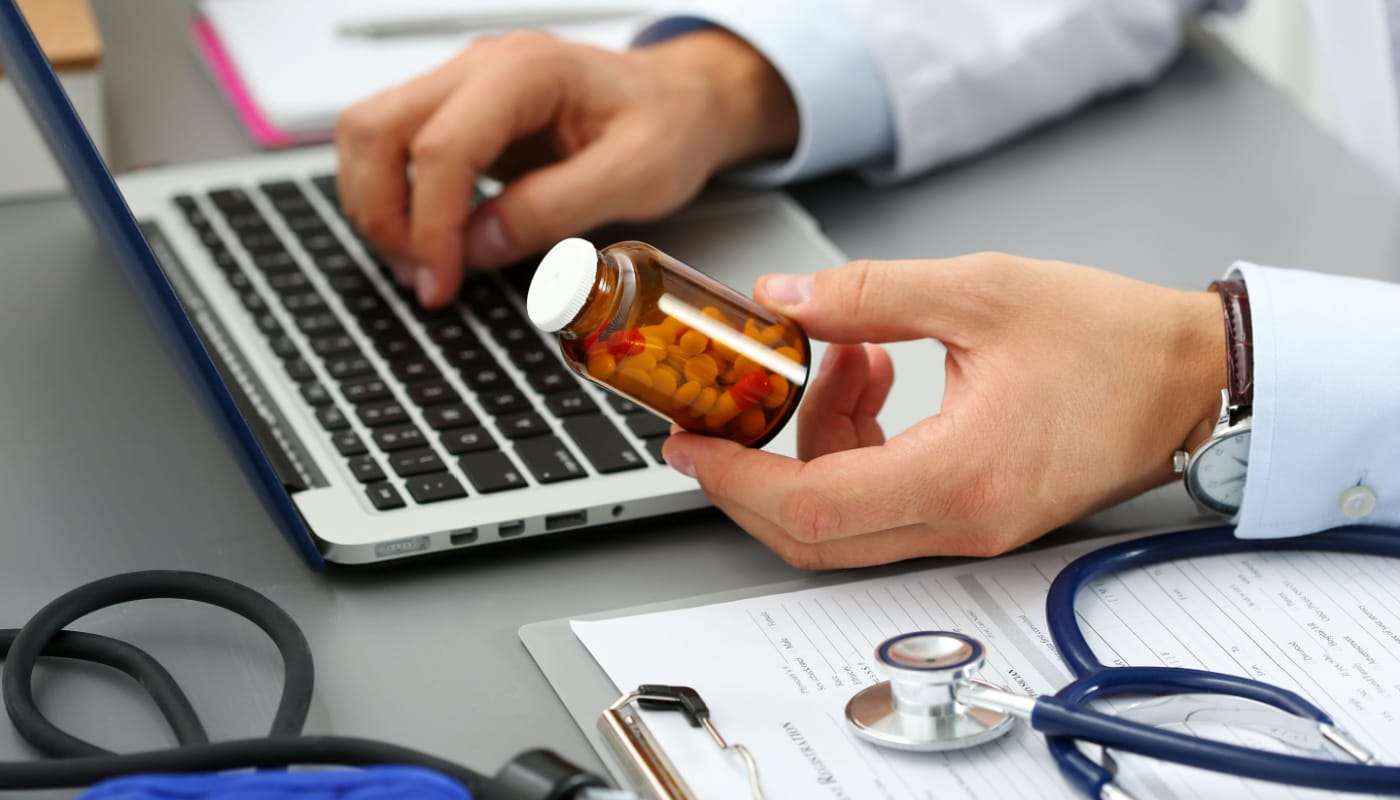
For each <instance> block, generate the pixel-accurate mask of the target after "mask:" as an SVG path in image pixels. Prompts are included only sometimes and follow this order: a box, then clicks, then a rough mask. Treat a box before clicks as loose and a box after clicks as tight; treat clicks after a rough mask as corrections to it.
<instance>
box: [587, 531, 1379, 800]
mask: <svg viewBox="0 0 1400 800" xmlns="http://www.w3.org/2000/svg"><path fill="white" fill-rule="evenodd" d="M1104 543H1105V542H1104V541H1102V540H1100V541H1097V542H1082V543H1076V544H1073V545H1066V546H1062V547H1056V548H1052V549H1046V550H1041V551H1035V552H1030V553H1024V554H1020V555H1015V556H1011V557H1007V558H1000V559H996V560H991V561H981V562H974V563H963V564H958V565H954V566H947V567H941V568H935V569H929V570H924V571H920V572H914V573H910V574H905V575H898V576H894V577H884V578H877V579H871V580H863V581H857V582H854V583H848V584H842V585H838V586H832V587H826V588H820V589H808V590H802V591H795V592H790V593H785V594H775V595H769V596H765V597H757V598H751V599H746V600H739V601H734V602H726V603H720V604H716V605H709V606H701V607H695V608H687V609H679V610H672V611H663V612H657V613H651V614H643V615H638V616H631V617H622V618H616V619H609V620H601V621H574V622H573V623H571V624H572V627H573V631H574V634H575V635H576V636H577V637H578V638H579V640H580V641H581V642H582V643H583V644H584V646H585V647H587V648H588V650H589V651H590V653H591V654H592V656H593V657H594V659H595V660H597V662H598V663H599V665H600V666H602V668H603V670H604V671H605V672H606V673H607V674H608V676H609V678H611V679H612V681H613V682H614V683H616V684H617V686H618V687H622V688H625V689H631V688H635V687H636V686H638V685H640V684H643V683H668V684H681V685H687V686H692V687H694V688H695V689H696V690H698V691H699V692H700V694H701V696H702V697H703V698H704V699H705V701H706V702H707V703H708V704H709V706H710V709H711V714H712V719H713V720H714V723H715V725H716V727H717V728H718V729H719V731H720V733H721V734H723V735H724V736H725V738H726V739H728V740H729V742H730V743H742V744H744V745H746V746H748V747H749V748H750V750H752V752H753V754H754V757H755V758H756V760H757V762H758V765H759V773H760V778H761V780H762V785H763V791H764V794H765V797H766V799H767V800H822V799H824V798H832V799H833V800H848V799H849V800H914V799H915V798H917V799H918V800H926V799H928V798H940V800H942V799H943V798H1019V797H1075V796H1077V795H1075V794H1074V793H1073V792H1072V790H1071V789H1070V788H1069V786H1068V784H1066V783H1065V782H1064V781H1063V780H1062V779H1061V778H1060V776H1059V773H1058V771H1057V769H1056V767H1055V764H1054V762H1053V760H1052V759H1051V758H1050V756H1049V754H1048V752H1047V751H1046V748H1045V745H1044V743H1043V740H1042V738H1041V737H1040V736H1039V734H1036V733H1034V732H1033V731H1031V730H1030V729H1029V727H1028V726H1027V725H1025V724H1024V723H1021V722H1018V723H1017V724H1016V727H1015V729H1014V730H1013V731H1012V732H1011V733H1009V734H1008V735H1007V736H1005V737H1003V738H1001V739H999V740H997V741H995V742H992V743H990V744H987V745H983V746H981V747H978V748H974V749H971V750H964V751H959V752H950V753H904V752H899V751H894V750H890V749H887V748H880V747H875V746H873V745H870V744H867V743H865V742H862V741H860V740H857V739H856V738H855V737H854V736H853V735H852V734H851V733H850V731H849V730H848V729H847V725H846V721H845V717H844V708H845V704H846V701H847V700H848V699H849V698H850V697H851V695H852V694H854V693H855V692H856V691H858V690H859V689H861V688H863V687H866V686H869V685H870V684H871V683H872V682H874V681H876V680H878V679H879V678H878V676H877V674H876V672H875V671H874V669H873V666H872V662H873V660H874V650H875V647H876V645H877V644H878V643H879V642H881V641H882V640H884V639H885V638H887V637H889V636H892V635H894V634H897V633H903V632H907V631H913V630H924V629H947V630H954V631H961V632H963V633H966V634H969V635H971V636H975V637H977V638H979V639H981V640H983V641H984V642H985V643H986V645H987V651H988V655H987V664H986V666H985V668H984V669H983V671H982V677H983V678H985V679H986V680H989V681H991V682H993V683H998V684H1004V685H1005V686H1007V687H1008V688H1011V689H1013V690H1016V691H1022V692H1027V693H1031V694H1041V693H1049V692H1053V691H1054V690H1055V689H1057V688H1058V687H1060V686H1063V685H1064V684H1065V683H1067V682H1068V681H1069V680H1070V674H1069V671H1068V669H1067V668H1066V667H1065V666H1064V664H1063V663H1062V662H1061V661H1060V659H1059V657H1058V656H1057V655H1056V652H1055V649H1054V646H1053V644H1052V643H1051V641H1050V637H1049V633H1048V629H1047V627H1046V624H1045V611H1044V602H1045V594H1046V590H1047V589H1048V588H1049V585H1050V582H1051V580H1053V578H1054V577H1055V575H1056V574H1057V573H1058V572H1059V571H1060V570H1061V569H1062V568H1063V567H1064V566H1065V565H1066V564H1068V563H1069V562H1070V561H1072V560H1073V559H1074V558H1075V557H1077V556H1079V555H1081V554H1082V553H1085V552H1088V551H1090V550H1092V549H1094V548H1097V547H1102V546H1103V545H1104ZM1078 612H1079V616H1080V623H1081V625H1082V626H1083V628H1084V631H1085V635H1086V637H1087V638H1088V640H1089V642H1090V644H1092V645H1093V646H1094V649H1095V652H1096V653H1098V655H1099V658H1100V660H1101V661H1103V662H1105V663H1108V664H1114V665H1117V664H1130V665H1138V666H1142V665H1151V666H1170V667H1194V668H1198V669H1207V670H1212V671H1218V672H1228V673H1234V674H1237V675H1248V676H1251V677H1254V678H1257V679H1258V680H1261V681H1266V682H1270V683H1273V684H1276V685H1279V686H1283V687H1286V688H1289V689H1293V690H1294V691H1297V692H1299V693H1301V694H1303V695H1305V696H1307V697H1308V698H1310V699H1311V700H1313V701H1314V702H1315V703H1317V704H1318V705H1319V706H1320V707H1321V708H1323V709H1324V710H1326V711H1327V712H1328V713H1330V714H1332V715H1333V717H1334V718H1335V719H1337V721H1338V722H1340V723H1341V724H1342V726H1343V727H1345V728H1347V729H1348V730H1349V731H1351V732H1352V733H1353V734H1354V735H1356V736H1357V737H1358V738H1359V739H1360V740H1361V741H1362V742H1363V743H1364V744H1366V745H1367V746H1369V747H1371V748H1372V749H1373V750H1374V751H1375V752H1376V753H1377V755H1378V756H1379V758H1380V761H1381V762H1382V763H1388V764H1397V763H1400V723H1397V721H1396V720H1397V718H1398V717H1400V560H1394V559H1384V558H1379V557H1371V556H1352V555H1340V554H1323V553H1249V554H1239V555H1230V556H1212V557H1207V558H1197V559H1190V560H1185V561H1178V562H1169V563H1166V564H1161V565H1154V566H1151V567H1147V568H1143V569H1137V570H1132V571H1128V572H1124V573H1121V574H1118V575H1115V576H1111V577H1109V578H1106V579H1104V580H1101V581H1097V582H1095V583H1092V584H1090V585H1089V586H1088V587H1087V588H1086V589H1085V590H1084V591H1082V592H1081V594H1080V596H1079V602H1078ZM1123 702H1125V701H1122V700H1120V701H1119V703H1123ZM1109 708H1110V709H1111V708H1112V706H1111V705H1110V706H1109ZM644 718H645V719H646V721H647V724H648V725H649V726H650V727H651V729H652V731H653V732H654V733H655V735H656V737H657V739H658V740H659V741H660V743H661V744H662V746H663V747H664V748H665V750H666V752H667V753H668V754H669V755H670V756H671V758H672V759H673V761H674V762H675V763H676V765H677V767H678V769H679V771H680V772H681V774H682V775H683V776H684V777H685V779H686V781H687V782H688V783H689V784H690V786H691V788H692V789H693V790H694V791H695V792H697V794H698V795H699V797H700V798H703V800H710V799H711V798H713V799H714V800H742V799H743V798H748V797H750V796H751V795H750V793H749V791H748V788H747V784H746V783H745V780H744V774H745V773H744V772H743V768H742V763H741V762H740V760H739V759H738V758H737V757H736V756H735V755H733V754H725V753H721V752H720V751H719V749H718V748H717V747H716V746H715V744H714V742H712V741H711V740H710V738H709V737H708V736H706V735H705V734H704V733H703V732H702V731H699V730H697V729H694V728H690V727H688V726H687V724H686V723H685V721H684V719H683V718H682V717H681V716H680V715H679V714H675V713H666V712H646V713H645V715H644ZM1178 729H1179V730H1181V729H1182V728H1178ZM1190 732H1194V733H1197V734H1202V735H1209V736H1213V737H1216V738H1221V739H1223V740H1226V741H1232V742H1235V743H1239V744H1247V745H1252V746H1260V747H1265V748H1268V749H1275V750H1280V751H1284V750H1285V748H1283V747H1282V746H1281V745H1278V744H1277V743H1275V741H1274V740H1272V739H1270V738H1268V737H1266V736H1263V735H1261V734H1256V733H1252V732H1249V731H1243V732H1242V731H1240V730H1239V729H1222V728H1217V729H1209V728H1206V727H1204V726H1193V727H1192V729H1191V730H1190ZM1295 752H1296V751H1295ZM1114 758H1115V759H1116V760H1117V762H1118V764H1119V783H1120V785H1121V786H1123V788H1125V789H1127V790H1129V791H1131V792H1133V793H1134V794H1135V795H1136V796H1138V797H1162V798H1192V797H1202V798H1206V797H1209V798H1216V797H1257V798H1274V797H1322V796H1330V795H1326V794H1325V793H1323V792H1318V791H1313V790H1294V789H1290V788H1288V787H1283V786H1280V785H1277V784H1269V783H1263V782H1256V781H1245V780H1242V779H1238V778H1233V777H1229V776H1219V775H1215V774H1212V773H1207V772H1205V771H1202V770H1196V769H1191V768H1187V767H1179V766H1175V765H1168V764H1162V763H1160V762H1157V761H1154V760H1152V759H1147V758H1141V757H1135V756H1131V755H1127V754H1121V753H1114Z"/></svg>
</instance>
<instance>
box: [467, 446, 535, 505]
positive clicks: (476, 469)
mask: <svg viewBox="0 0 1400 800" xmlns="http://www.w3.org/2000/svg"><path fill="white" fill-rule="evenodd" d="M457 466H459V467H461V468H462V473H463V474H464V475H466V476H467V480H469V481H471V482H472V486H475V487H476V489H477V491H479V492H481V493H483V494H490V493H491V492H501V491H505V490H506V489H519V488H521V487H523V486H528V485H529V484H528V483H527V482H526V481H525V476H524V475H521V474H520V470H519V468H517V467H516V466H515V464H514V463H512V462H511V460H510V456H507V455H506V454H505V453H502V452H501V451H499V450H492V451H490V452H483V453H472V454H470V455H465V456H462V457H461V458H459V459H457Z"/></svg>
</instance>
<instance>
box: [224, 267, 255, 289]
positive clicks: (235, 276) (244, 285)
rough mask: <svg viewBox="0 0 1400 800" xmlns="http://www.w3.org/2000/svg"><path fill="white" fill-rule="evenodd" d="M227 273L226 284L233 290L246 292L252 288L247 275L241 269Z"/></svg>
mask: <svg viewBox="0 0 1400 800" xmlns="http://www.w3.org/2000/svg"><path fill="white" fill-rule="evenodd" d="M227 275H228V285H229V287H230V288H232V289H233V290H234V291H235V292H246V291H248V290H249V289H251V288H253V282H252V281H250V280H248V276H247V275H244V274H243V270H238V271H237V272H229V273H227Z"/></svg>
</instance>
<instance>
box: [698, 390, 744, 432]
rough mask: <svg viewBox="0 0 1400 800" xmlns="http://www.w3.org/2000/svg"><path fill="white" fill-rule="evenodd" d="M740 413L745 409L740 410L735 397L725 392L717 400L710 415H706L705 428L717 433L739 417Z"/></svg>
mask: <svg viewBox="0 0 1400 800" xmlns="http://www.w3.org/2000/svg"><path fill="white" fill-rule="evenodd" d="M740 411H743V409H741V408H739V405H738V403H736V402H735V400H734V395H732V394H730V393H729V392H725V393H724V394H722V395H720V396H719V397H717V398H715V405H714V408H711V409H710V413H708V414H706V415H705V427H706V428H708V429H710V430H712V431H717V430H719V429H721V428H723V427H724V426H725V425H728V424H729V423H730V422H731V421H732V420H733V419H734V418H735V417H737V416H739V412H740Z"/></svg>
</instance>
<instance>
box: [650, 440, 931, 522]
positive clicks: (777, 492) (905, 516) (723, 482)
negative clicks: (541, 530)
mask: <svg viewBox="0 0 1400 800" xmlns="http://www.w3.org/2000/svg"><path fill="white" fill-rule="evenodd" d="M936 419H937V418H933V419H930V420H926V421H925V422H926V423H928V422H933V421H934V420H936ZM935 427H937V426H935ZM916 444H917V446H913V447H911V446H908V445H909V442H907V441H906V442H891V443H889V444H886V445H884V446H881V447H864V448H860V449H856V450H845V451H842V452H838V453H831V454H829V455H824V456H822V457H820V458H818V459H815V460H813V461H809V462H802V461H798V460H797V459H793V458H788V457H786V456H780V455H777V454H774V453H766V452H764V451H762V450H755V449H750V448H746V447H743V446H741V445H739V444H736V443H734V442H731V441H729V440H727V439H719V438H716V437H709V436H697V435H694V434H688V433H682V434H677V435H674V436H672V437H671V438H670V439H669V440H668V441H667V442H666V445H665V448H664V450H663V454H664V456H665V458H666V461H667V463H668V464H670V465H671V466H672V467H673V468H675V469H677V470H679V471H681V472H683V473H685V474H688V475H691V476H692V477H694V478H695V479H696V480H698V481H699V482H700V487H701V488H702V489H704V490H705V492H706V494H708V495H710V496H711V497H712V498H717V499H723V500H726V501H731V502H734V503H737V504H739V505H742V506H744V507H745V508H748V509H749V510H751V511H754V512H756V513H758V514H760V515H762V516H763V517H766V518H767V519H769V520H772V521H773V522H774V523H776V524H778V525H779V526H781V527H782V528H783V529H784V530H786V531H788V532H789V533H790V534H791V535H792V536H793V537H794V538H796V539H798V540H799V541H804V542H819V541H829V540H833V539H841V538H845V537H850V536H858V535H860V534H863V533H869V532H871V531H876V530H884V529H886V528H898V527H902V526H904V525H909V524H913V523H917V522H921V521H923V520H925V519H926V518H931V517H930V514H931V508H930V507H929V503H928V502H927V497H926V495H929V494H931V492H930V490H929V489H928V488H927V487H930V486H933V487H938V486H939V482H940V476H939V475H938V469H937V465H938V464H939V463H940V462H939V461H937V460H934V459H931V458H930V454H931V453H937V452H939V449H938V448H927V446H926V444H925V443H922V442H919V443H916ZM951 463H956V462H951Z"/></svg>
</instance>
